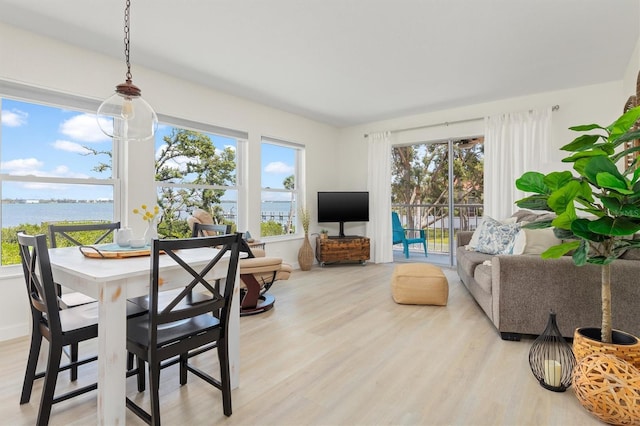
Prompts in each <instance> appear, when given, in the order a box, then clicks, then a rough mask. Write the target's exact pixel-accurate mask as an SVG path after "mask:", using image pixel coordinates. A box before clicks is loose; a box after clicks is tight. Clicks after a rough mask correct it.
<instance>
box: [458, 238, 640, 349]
mask: <svg viewBox="0 0 640 426" xmlns="http://www.w3.org/2000/svg"><path fill="white" fill-rule="evenodd" d="M472 234H473V233H472V232H467V231H460V232H458V234H457V249H456V256H457V269H458V274H459V275H460V279H461V280H462V282H463V284H464V285H465V286H466V287H467V289H468V290H469V293H471V295H472V296H473V298H474V299H475V300H476V302H477V303H478V305H479V306H480V308H482V310H483V311H484V312H485V314H486V315H487V317H489V319H490V320H491V322H492V323H493V324H494V325H495V327H496V328H497V330H498V332H499V333H500V335H501V336H502V338H503V339H505V340H520V337H521V335H523V334H527V335H528V334H532V335H538V334H541V333H542V332H543V331H544V328H545V326H546V324H547V320H548V317H549V311H550V310H554V311H555V312H556V314H557V321H558V327H559V329H560V332H561V333H562V335H563V336H565V337H573V332H574V330H575V329H576V328H577V327H597V328H600V324H601V316H600V300H601V298H600V277H601V274H600V267H599V266H596V265H585V266H580V267H578V266H575V264H574V263H573V259H572V258H571V257H569V256H564V257H562V258H560V259H542V258H541V257H540V255H498V256H493V255H489V254H483V253H479V252H476V251H469V250H466V249H465V246H466V245H467V244H469V241H470V240H471V236H472ZM487 260H488V261H490V263H491V265H484V264H483V262H485V261H487ZM611 280H612V286H611V287H612V289H611V290H612V311H613V327H614V328H615V329H618V330H623V331H625V332H627V333H631V334H633V335H635V336H640V250H630V251H628V252H627V253H625V255H623V258H620V259H618V260H616V261H615V262H614V263H613V264H612V268H611Z"/></svg>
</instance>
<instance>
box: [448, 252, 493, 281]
mask: <svg viewBox="0 0 640 426" xmlns="http://www.w3.org/2000/svg"><path fill="white" fill-rule="evenodd" d="M492 257H493V256H491V255H490V254H485V253H478V252H475V251H465V253H464V255H463V256H456V261H457V262H458V266H459V267H460V268H461V269H462V270H463V271H464V272H465V273H466V274H467V275H468V276H470V277H472V276H473V274H474V271H475V270H476V266H478V265H481V264H482V262H484V261H485V260H491V258H492Z"/></svg>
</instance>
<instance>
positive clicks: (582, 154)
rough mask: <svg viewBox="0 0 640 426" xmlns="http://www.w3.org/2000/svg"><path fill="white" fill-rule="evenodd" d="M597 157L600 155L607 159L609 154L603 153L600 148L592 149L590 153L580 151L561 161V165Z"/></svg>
mask: <svg viewBox="0 0 640 426" xmlns="http://www.w3.org/2000/svg"><path fill="white" fill-rule="evenodd" d="M598 155H602V156H605V157H607V156H608V155H609V153H607V152H605V151H604V150H602V149H600V148H594V149H592V150H590V151H580V152H578V153H576V154H573V155H572V156H570V157H566V158H563V159H562V162H563V163H573V162H575V161H577V160H579V159H581V158H586V157H596V156H598Z"/></svg>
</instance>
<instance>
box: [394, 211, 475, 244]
mask: <svg viewBox="0 0 640 426" xmlns="http://www.w3.org/2000/svg"><path fill="white" fill-rule="evenodd" d="M392 209H393V210H394V211H395V212H397V213H398V215H399V216H400V221H401V222H402V225H403V226H404V227H405V228H413V229H424V230H426V231H427V243H428V248H429V251H430V252H434V253H442V254H447V253H449V238H450V236H452V237H455V232H457V231H473V230H475V229H476V228H477V227H478V225H479V224H480V222H481V220H482V213H483V205H482V204H454V205H453V209H454V210H453V232H451V230H450V229H449V206H448V205H447V204H394V205H393V206H392ZM416 233H417V231H416ZM408 237H414V235H408ZM415 249H416V250H421V248H420V247H417V246H416V248H415ZM410 250H411V247H410Z"/></svg>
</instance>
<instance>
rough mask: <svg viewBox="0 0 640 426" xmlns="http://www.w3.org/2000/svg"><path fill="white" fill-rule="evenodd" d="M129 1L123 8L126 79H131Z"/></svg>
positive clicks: (128, 0)
mask: <svg viewBox="0 0 640 426" xmlns="http://www.w3.org/2000/svg"><path fill="white" fill-rule="evenodd" d="M130 7H131V1H130V0H127V4H126V6H125V8H124V57H125V60H126V62H127V81H131V79H132V77H131V62H129V9H130Z"/></svg>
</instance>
